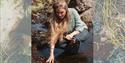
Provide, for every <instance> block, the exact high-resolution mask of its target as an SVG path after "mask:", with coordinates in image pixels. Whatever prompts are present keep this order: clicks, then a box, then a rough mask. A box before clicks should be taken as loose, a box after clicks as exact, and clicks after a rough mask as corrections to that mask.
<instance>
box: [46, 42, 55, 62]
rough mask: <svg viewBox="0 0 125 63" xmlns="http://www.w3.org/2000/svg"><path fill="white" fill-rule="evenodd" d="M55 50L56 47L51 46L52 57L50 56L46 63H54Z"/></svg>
mask: <svg viewBox="0 0 125 63" xmlns="http://www.w3.org/2000/svg"><path fill="white" fill-rule="evenodd" d="M54 48H55V45H54V44H51V46H50V56H49V58H48V60H47V61H46V63H54Z"/></svg>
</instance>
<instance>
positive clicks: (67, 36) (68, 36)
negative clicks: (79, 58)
mask: <svg viewBox="0 0 125 63" xmlns="http://www.w3.org/2000/svg"><path fill="white" fill-rule="evenodd" d="M65 38H66V39H67V40H72V39H73V35H72V34H68V35H66V37H65Z"/></svg>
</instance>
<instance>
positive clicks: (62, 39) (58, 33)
mask: <svg viewBox="0 0 125 63" xmlns="http://www.w3.org/2000/svg"><path fill="white" fill-rule="evenodd" d="M53 11H54V12H53V16H52V20H51V21H50V25H51V38H50V57H49V59H48V60H47V62H49V63H51V62H52V63H54V49H55V44H57V43H58V44H60V43H67V44H69V43H72V44H73V43H76V42H75V40H74V37H75V36H77V35H79V34H80V33H81V32H83V31H84V30H85V29H87V26H86V25H85V23H84V22H83V21H81V19H80V16H79V14H78V12H77V11H76V10H75V9H72V8H68V6H67V4H66V2H64V1H59V2H55V3H54V4H53ZM75 39H77V38H75ZM81 39H83V38H81Z"/></svg>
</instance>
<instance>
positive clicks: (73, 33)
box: [65, 31, 80, 40]
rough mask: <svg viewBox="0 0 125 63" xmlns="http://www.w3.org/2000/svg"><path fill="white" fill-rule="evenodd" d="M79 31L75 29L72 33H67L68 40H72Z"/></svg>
mask: <svg viewBox="0 0 125 63" xmlns="http://www.w3.org/2000/svg"><path fill="white" fill-rule="evenodd" d="M79 33H80V32H79V31H74V32H72V33H70V34H68V35H66V37H65V38H66V39H67V40H72V39H73V37H74V36H75V35H77V34H79Z"/></svg>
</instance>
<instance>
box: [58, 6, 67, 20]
mask: <svg viewBox="0 0 125 63" xmlns="http://www.w3.org/2000/svg"><path fill="white" fill-rule="evenodd" d="M56 15H57V17H58V18H59V19H64V17H65V15H66V10H65V9H63V8H60V9H58V10H57V11H56Z"/></svg>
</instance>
